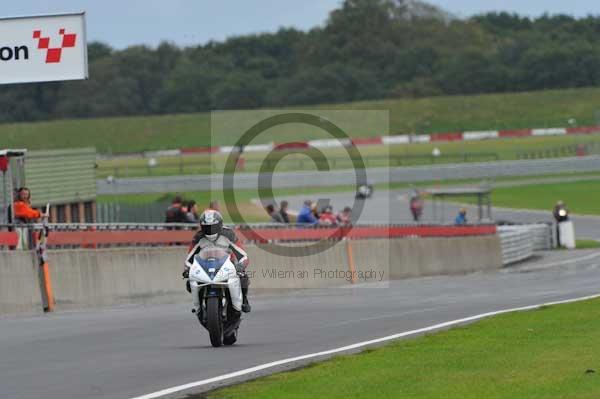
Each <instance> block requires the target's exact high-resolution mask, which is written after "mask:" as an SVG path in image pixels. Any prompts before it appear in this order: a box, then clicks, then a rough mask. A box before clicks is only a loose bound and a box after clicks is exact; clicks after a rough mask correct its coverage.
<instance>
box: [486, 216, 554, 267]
mask: <svg viewBox="0 0 600 399" xmlns="http://www.w3.org/2000/svg"><path fill="white" fill-rule="evenodd" d="M497 231H498V235H499V236H500V243H501V246H502V260H503V263H504V265H509V264H512V263H516V262H520V261H523V260H526V259H529V258H531V257H532V256H533V255H534V253H535V252H536V251H543V250H549V249H552V247H553V233H552V231H553V230H552V224H550V223H536V224H524V225H508V226H498V228H497Z"/></svg>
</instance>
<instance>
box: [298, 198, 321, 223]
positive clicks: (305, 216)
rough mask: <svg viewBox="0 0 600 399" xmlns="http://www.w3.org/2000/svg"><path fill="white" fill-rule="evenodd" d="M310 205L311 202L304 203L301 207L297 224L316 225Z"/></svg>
mask: <svg viewBox="0 0 600 399" xmlns="http://www.w3.org/2000/svg"><path fill="white" fill-rule="evenodd" d="M312 205H313V203H312V201H311V200H306V201H304V205H302V208H301V209H300V212H298V219H297V222H298V224H317V223H318V220H317V218H316V217H315V215H314V214H313V210H312Z"/></svg>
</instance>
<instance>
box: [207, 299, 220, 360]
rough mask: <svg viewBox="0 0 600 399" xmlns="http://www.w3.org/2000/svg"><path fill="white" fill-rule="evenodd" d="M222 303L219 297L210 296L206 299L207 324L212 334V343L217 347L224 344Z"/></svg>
mask: <svg viewBox="0 0 600 399" xmlns="http://www.w3.org/2000/svg"><path fill="white" fill-rule="evenodd" d="M220 304H221V300H220V298H219V297H210V298H207V300H206V316H207V320H206V321H207V323H206V324H207V327H208V333H209V335H210V343H211V345H212V346H214V347H215V348H218V347H219V346H221V345H223V321H222V320H221V309H220Z"/></svg>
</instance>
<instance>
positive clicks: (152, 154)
mask: <svg viewBox="0 0 600 399" xmlns="http://www.w3.org/2000/svg"><path fill="white" fill-rule="evenodd" d="M179 155H181V150H161V151H146V152H145V153H144V157H145V158H161V157H177V156H179Z"/></svg>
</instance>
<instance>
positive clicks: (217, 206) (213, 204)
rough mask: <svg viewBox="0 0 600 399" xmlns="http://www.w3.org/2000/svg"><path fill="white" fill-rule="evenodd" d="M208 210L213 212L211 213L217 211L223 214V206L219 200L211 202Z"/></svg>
mask: <svg viewBox="0 0 600 399" xmlns="http://www.w3.org/2000/svg"><path fill="white" fill-rule="evenodd" d="M207 210H211V211H217V212H219V213H220V212H221V205H220V204H219V201H217V200H212V201H210V202H209V204H208V209H207Z"/></svg>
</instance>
